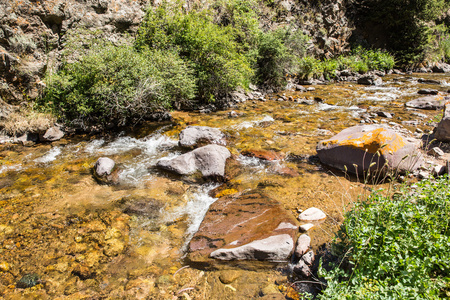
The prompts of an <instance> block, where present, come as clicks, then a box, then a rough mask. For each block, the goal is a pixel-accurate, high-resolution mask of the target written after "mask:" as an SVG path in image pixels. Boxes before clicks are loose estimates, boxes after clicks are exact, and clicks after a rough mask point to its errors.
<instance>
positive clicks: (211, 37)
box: [136, 3, 253, 101]
mask: <svg viewBox="0 0 450 300" xmlns="http://www.w3.org/2000/svg"><path fill="white" fill-rule="evenodd" d="M180 5H181V4H178V6H177V5H174V6H169V4H167V3H163V4H162V5H160V6H159V7H157V8H155V9H153V8H150V9H149V10H148V12H147V14H146V17H145V20H144V21H143V23H142V24H141V27H140V29H139V32H138V36H137V39H136V46H137V47H138V48H139V49H140V48H142V47H147V46H148V47H150V48H156V49H160V50H164V51H165V50H168V49H177V50H178V51H179V53H180V56H181V57H182V58H183V59H184V60H185V61H187V62H189V64H190V65H192V66H193V68H194V70H195V76H196V77H197V86H198V97H199V98H200V99H201V100H203V101H213V100H215V99H216V98H217V97H219V96H224V95H225V94H226V93H228V92H231V91H233V90H235V89H236V88H237V87H238V86H242V87H246V86H248V84H249V83H250V80H251V78H252V76H253V70H252V69H251V65H250V63H249V61H248V60H247V57H246V56H245V55H244V53H243V52H242V49H241V47H240V46H239V44H238V43H237V42H236V38H237V36H238V35H237V33H236V32H238V31H239V30H238V29H237V28H232V27H231V26H219V25H217V24H215V23H213V20H212V17H211V16H210V15H211V12H209V11H208V10H203V11H196V10H191V11H189V12H183V9H182V7H181V6H180Z"/></svg>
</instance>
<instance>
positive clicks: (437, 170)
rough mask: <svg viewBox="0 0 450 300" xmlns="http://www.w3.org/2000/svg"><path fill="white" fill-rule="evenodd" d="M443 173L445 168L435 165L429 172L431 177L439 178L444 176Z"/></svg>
mask: <svg viewBox="0 0 450 300" xmlns="http://www.w3.org/2000/svg"><path fill="white" fill-rule="evenodd" d="M445 172H446V168H445V166H443V165H436V166H434V167H433V169H432V170H431V173H432V174H433V176H441V175H444V174H445Z"/></svg>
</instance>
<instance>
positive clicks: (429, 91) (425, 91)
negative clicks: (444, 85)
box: [417, 89, 439, 95]
mask: <svg viewBox="0 0 450 300" xmlns="http://www.w3.org/2000/svg"><path fill="white" fill-rule="evenodd" d="M417 93H418V94H420V95H437V94H438V93H439V91H438V90H433V89H421V90H419V91H418V92H417Z"/></svg>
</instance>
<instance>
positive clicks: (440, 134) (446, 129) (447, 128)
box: [434, 102, 450, 142]
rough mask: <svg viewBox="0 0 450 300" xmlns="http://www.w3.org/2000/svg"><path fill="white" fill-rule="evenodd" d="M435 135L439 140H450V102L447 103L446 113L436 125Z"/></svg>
mask: <svg viewBox="0 0 450 300" xmlns="http://www.w3.org/2000/svg"><path fill="white" fill-rule="evenodd" d="M434 137H435V138H436V139H437V140H438V141H444V142H450V102H447V103H446V104H445V109H444V115H443V116H442V120H441V121H440V122H439V124H438V125H437V127H436V132H435V134H434Z"/></svg>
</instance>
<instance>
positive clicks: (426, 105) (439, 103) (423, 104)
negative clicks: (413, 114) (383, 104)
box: [406, 96, 450, 110]
mask: <svg viewBox="0 0 450 300" xmlns="http://www.w3.org/2000/svg"><path fill="white" fill-rule="evenodd" d="M448 100H450V97H442V96H426V97H422V98H418V99H415V100H412V101H409V102H407V103H406V107H411V108H417V109H427V110H441V109H443V108H444V103H445V101H448Z"/></svg>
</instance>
